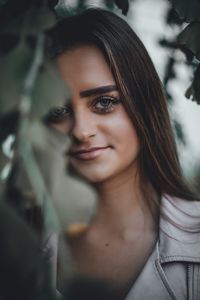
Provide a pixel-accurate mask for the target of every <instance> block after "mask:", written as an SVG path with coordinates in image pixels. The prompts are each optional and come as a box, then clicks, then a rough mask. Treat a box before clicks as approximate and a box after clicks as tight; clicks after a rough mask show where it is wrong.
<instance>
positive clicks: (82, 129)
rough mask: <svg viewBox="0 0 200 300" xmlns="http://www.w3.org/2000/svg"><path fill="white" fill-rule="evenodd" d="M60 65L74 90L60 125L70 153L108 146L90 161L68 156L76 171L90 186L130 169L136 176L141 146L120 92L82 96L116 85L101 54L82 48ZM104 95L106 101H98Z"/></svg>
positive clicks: (61, 58) (64, 57)
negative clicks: (89, 91)
mask: <svg viewBox="0 0 200 300" xmlns="http://www.w3.org/2000/svg"><path fill="white" fill-rule="evenodd" d="M58 64H59V68H60V70H61V74H62V76H63V78H64V80H65V81H66V83H67V84H68V86H69V88H70V91H71V104H70V107H71V112H70V113H69V114H68V116H66V119H65V120H64V122H62V123H60V124H57V125H58V126H59V129H60V130H61V131H62V132H64V133H68V134H69V135H70V136H71V140H72V145H71V148H70V151H69V152H74V151H79V150H83V149H88V148H93V147H107V148H106V149H105V150H102V151H100V150H99V154H98V153H94V155H95V156H97V157H96V158H95V159H91V160H84V159H80V157H78V158H77V156H73V155H71V154H69V157H70V163H71V165H72V166H73V168H74V169H75V170H76V171H77V172H78V173H79V174H80V175H82V176H83V177H84V178H85V179H86V180H88V181H89V182H91V183H99V182H103V181H107V180H109V179H110V178H113V177H115V176H119V174H120V176H122V173H123V172H127V170H128V169H130V170H131V172H130V173H132V176H133V177H134V176H135V172H136V160H137V155H138V153H139V143H138V138H137V136H136V132H135V130H134V128H133V125H132V122H131V120H130V119H129V118H128V115H127V113H126V111H125V109H124V107H123V105H122V104H121V103H120V99H119V93H118V91H117V90H114V91H110V92H107V93H98V94H96V95H91V96H87V95H86V96H84V95H83V96H82V95H80V94H81V93H82V92H83V91H86V90H91V89H94V88H98V87H104V86H106V87H107V86H109V85H112V86H115V81H114V79H113V76H112V73H111V71H110V69H109V67H108V65H107V63H106V61H105V59H104V57H103V55H102V53H101V52H100V51H99V50H98V48H96V47H95V46H82V47H79V48H76V49H73V50H70V51H67V52H65V53H63V54H62V55H60V56H59V57H58ZM85 94H86V93H85ZM101 96H103V97H104V98H102V99H101V100H98V99H99V97H101ZM108 97H112V98H111V99H112V100H113V99H114V102H115V104H113V105H112V104H111V103H112V101H110V100H109V98H108ZM115 99H117V102H116V100H115ZM118 101H119V102H118ZM106 103H107V104H106ZM103 104H104V105H105V106H103ZM111 105H112V107H111ZM106 106H107V107H106ZM130 175H131V174H130Z"/></svg>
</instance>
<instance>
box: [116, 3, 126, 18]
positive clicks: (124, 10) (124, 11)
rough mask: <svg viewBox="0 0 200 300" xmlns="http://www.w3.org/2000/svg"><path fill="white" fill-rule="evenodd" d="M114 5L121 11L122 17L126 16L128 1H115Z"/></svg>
mask: <svg viewBox="0 0 200 300" xmlns="http://www.w3.org/2000/svg"><path fill="white" fill-rule="evenodd" d="M115 4H116V5H117V6H118V8H119V9H121V10H122V13H123V15H127V13H128V10H129V1H128V0H115Z"/></svg>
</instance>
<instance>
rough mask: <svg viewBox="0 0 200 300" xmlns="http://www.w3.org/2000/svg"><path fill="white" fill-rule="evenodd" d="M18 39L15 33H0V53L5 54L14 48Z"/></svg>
mask: <svg viewBox="0 0 200 300" xmlns="http://www.w3.org/2000/svg"><path fill="white" fill-rule="evenodd" d="M19 41H20V38H19V36H18V35H17V34H14V33H0V54H5V53H7V52H9V51H10V50H12V49H13V48H15V47H16V46H17V45H18V43H19Z"/></svg>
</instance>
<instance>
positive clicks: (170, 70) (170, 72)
mask: <svg viewBox="0 0 200 300" xmlns="http://www.w3.org/2000/svg"><path fill="white" fill-rule="evenodd" d="M174 65H175V59H174V57H170V58H169V59H168V61H167V65H166V70H165V77H164V80H163V81H164V85H165V86H166V85H167V83H168V81H169V80H171V79H174V78H176V73H175V70H174Z"/></svg>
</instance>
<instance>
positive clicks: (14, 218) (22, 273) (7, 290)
mask: <svg viewBox="0 0 200 300" xmlns="http://www.w3.org/2000/svg"><path fill="white" fill-rule="evenodd" d="M0 236H1V239H0V240H1V247H0V270H1V272H0V295H1V296H3V299H6V300H13V299H20V300H27V299H29V300H36V299H37V300H53V299H54V293H53V290H52V288H51V278H50V266H49V264H48V263H47V257H46V258H45V257H44V255H43V254H42V252H41V250H40V245H39V242H38V240H37V239H36V236H35V235H34V234H33V232H32V231H31V230H30V228H28V226H27V224H26V223H24V222H23V221H22V220H21V219H20V218H19V216H18V215H17V214H16V212H15V211H14V210H13V209H12V208H11V207H10V206H8V205H6V204H3V203H2V199H1V203H0ZM4 297H5V298H4Z"/></svg>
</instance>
